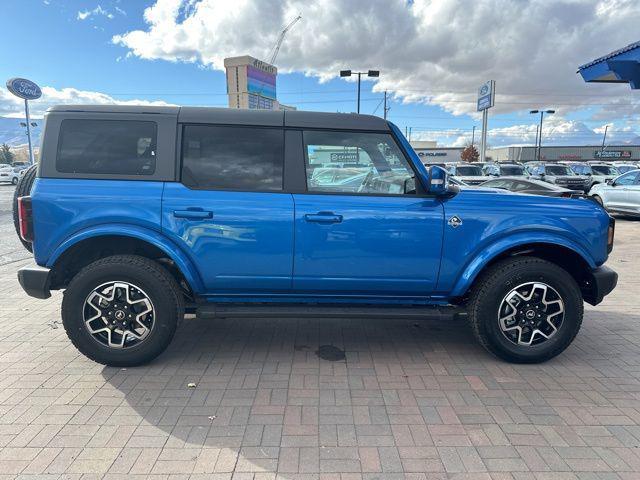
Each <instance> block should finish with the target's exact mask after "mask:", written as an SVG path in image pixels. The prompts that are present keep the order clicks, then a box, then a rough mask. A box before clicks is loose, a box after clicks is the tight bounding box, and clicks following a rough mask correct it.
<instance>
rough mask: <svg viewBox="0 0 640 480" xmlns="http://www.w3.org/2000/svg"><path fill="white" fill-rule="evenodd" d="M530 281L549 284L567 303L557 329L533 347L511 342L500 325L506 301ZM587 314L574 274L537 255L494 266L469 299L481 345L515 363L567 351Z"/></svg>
mask: <svg viewBox="0 0 640 480" xmlns="http://www.w3.org/2000/svg"><path fill="white" fill-rule="evenodd" d="M527 282H543V283H545V284H547V285H548V286H550V287H552V288H553V289H555V291H556V292H557V293H558V294H559V296H560V297H561V299H562V301H563V302H564V318H563V320H562V323H561V324H560V326H559V327H558V329H557V332H556V333H555V334H553V335H550V336H549V338H548V339H546V340H544V341H542V342H541V343H539V344H537V345H530V346H525V345H518V344H517V343H515V342H513V341H510V340H509V339H508V338H507V336H506V335H505V334H504V333H503V332H502V329H501V328H500V324H499V316H500V313H499V312H500V308H501V304H502V300H503V299H504V298H505V297H506V295H507V294H508V293H509V292H511V291H512V290H513V289H514V288H516V287H518V286H519V285H523V284H526V283H527ZM583 313H584V305H583V301H582V294H581V293H580V289H579V288H578V285H577V283H576V281H575V280H574V279H573V277H572V276H571V275H570V274H569V273H567V271H565V270H564V269H562V268H560V267H559V266H557V265H555V264H553V263H551V262H548V261H546V260H542V259H539V258H535V257H521V258H510V259H506V260H503V261H500V262H498V263H496V264H495V265H493V266H492V267H491V268H489V269H488V270H487V271H486V272H485V273H484V274H482V275H481V276H480V277H479V279H478V280H477V281H476V283H475V285H474V287H473V289H472V292H471V295H470V298H469V302H468V314H469V320H470V322H471V326H472V329H473V332H474V334H475V336H476V338H477V339H478V341H479V342H480V344H481V345H482V346H483V347H484V348H486V349H487V350H488V351H489V352H491V353H493V354H494V355H496V356H498V357H500V358H502V359H504V360H507V361H509V362H514V363H539V362H544V361H546V360H549V359H551V358H553V357H555V356H556V355H558V354H560V353H561V352H563V351H564V350H565V349H566V348H567V347H568V346H569V345H570V344H571V342H572V341H573V339H574V338H575V336H576V335H577V334H578V331H579V330H580V326H581V324H582V316H583ZM525 327H526V325H525ZM538 338H539V336H538Z"/></svg>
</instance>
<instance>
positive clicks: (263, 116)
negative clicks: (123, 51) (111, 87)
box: [47, 105, 390, 131]
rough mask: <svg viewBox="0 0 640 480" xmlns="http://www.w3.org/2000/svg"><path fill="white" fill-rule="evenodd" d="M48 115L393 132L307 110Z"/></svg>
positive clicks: (86, 109) (377, 121)
mask: <svg viewBox="0 0 640 480" xmlns="http://www.w3.org/2000/svg"><path fill="white" fill-rule="evenodd" d="M47 111H48V112H77V113H116V114H117V113H120V114H142V113H144V114H157V115H176V116H177V118H178V122H180V123H215V124H224V125H258V126H266V127H278V126H284V127H293V128H331V129H344V130H378V131H389V130H390V127H389V123H388V122H387V121H386V120H384V119H382V118H380V117H376V116H373V115H361V114H357V113H328V112H305V111H299V110H294V111H276V110H246V109H235V108H214V107H178V106H169V105H167V106H156V105H56V106H53V107H50V108H49V109H48V110H47Z"/></svg>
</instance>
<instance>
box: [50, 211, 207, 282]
mask: <svg viewBox="0 0 640 480" xmlns="http://www.w3.org/2000/svg"><path fill="white" fill-rule="evenodd" d="M104 236H121V237H122V236H124V237H133V238H136V239H138V240H142V241H144V242H147V243H150V244H151V245H153V246H154V247H157V248H159V249H160V250H162V251H163V252H164V253H165V254H166V255H167V257H169V258H170V259H171V260H173V261H174V262H175V264H176V266H177V267H178V268H179V269H180V271H181V272H182V274H183V275H184V277H185V279H186V281H187V282H188V283H189V285H190V286H191V289H192V290H193V292H194V293H196V294H199V293H201V292H202V291H203V290H204V289H203V286H202V279H201V278H200V275H199V273H198V271H197V270H196V268H195V266H194V265H193V263H192V262H191V260H189V258H188V257H187V256H186V255H185V253H184V252H183V251H182V250H181V249H180V248H179V247H178V246H177V245H175V244H174V243H173V242H172V241H171V240H169V239H168V238H167V237H165V236H164V235H162V234H161V233H159V232H156V231H154V230H150V229H148V228H144V227H138V226H135V225H128V224H113V223H110V224H109V225H97V226H93V227H89V228H86V229H84V230H80V231H78V232H76V233H74V234H73V235H72V236H70V237H68V238H67V239H65V240H64V241H63V242H62V243H61V244H60V245H58V246H57V247H56V248H55V250H54V251H53V253H52V254H51V255H50V256H49V258H48V259H47V261H46V266H47V267H49V268H52V267H53V266H54V265H55V263H56V261H57V260H58V259H59V258H60V256H61V255H62V254H63V253H64V252H65V251H67V250H68V249H69V248H71V247H72V246H74V245H76V244H78V243H80V242H82V241H83V240H87V239H90V238H96V237H104Z"/></svg>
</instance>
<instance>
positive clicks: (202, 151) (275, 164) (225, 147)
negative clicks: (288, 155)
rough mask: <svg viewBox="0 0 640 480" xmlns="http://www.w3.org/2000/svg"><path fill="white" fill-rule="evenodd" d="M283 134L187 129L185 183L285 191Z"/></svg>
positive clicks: (264, 130) (257, 130) (209, 127)
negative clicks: (283, 183)
mask: <svg viewBox="0 0 640 480" xmlns="http://www.w3.org/2000/svg"><path fill="white" fill-rule="evenodd" d="M283 162H284V131H283V130H282V129H276V128H257V127H224V126H217V125H187V126H185V127H184V131H183V135H182V183H184V184H185V185H187V186H188V187H191V188H196V189H211V190H240V191H279V190H282V169H283Z"/></svg>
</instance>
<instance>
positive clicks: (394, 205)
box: [293, 130, 444, 297]
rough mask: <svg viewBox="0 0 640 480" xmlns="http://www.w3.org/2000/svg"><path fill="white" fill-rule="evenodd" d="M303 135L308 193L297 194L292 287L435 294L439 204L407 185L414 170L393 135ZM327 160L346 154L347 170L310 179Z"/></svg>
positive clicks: (373, 293)
mask: <svg viewBox="0 0 640 480" xmlns="http://www.w3.org/2000/svg"><path fill="white" fill-rule="evenodd" d="M302 136H303V143H304V147H303V152H302V154H303V156H304V163H305V168H306V175H307V189H306V190H307V191H306V193H296V194H294V200H295V257H294V278H293V289H294V291H295V292H296V293H299V294H319V295H330V296H347V297H349V296H377V297H380V296H391V297H402V296H424V295H428V294H430V293H432V292H433V290H434V288H435V285H436V282H437V279H438V272H439V268H440V255H441V249H442V235H443V215H444V213H443V207H442V204H441V203H440V201H439V200H437V199H435V198H428V197H423V196H419V195H417V194H416V192H415V190H412V188H411V184H412V182H413V180H412V177H413V175H414V171H413V169H412V167H411V165H410V164H409V162H408V160H407V159H406V158H405V157H404V155H403V153H402V151H401V150H400V148H399V147H398V145H397V144H396V142H395V140H394V138H393V137H392V135H391V134H389V133H373V132H371V133H369V132H349V131H328V130H307V131H304V132H303V133H302ZM332 158H348V159H349V160H350V161H349V171H348V172H346V173H348V175H346V176H345V175H336V178H340V181H339V182H336V183H335V184H333V185H327V184H320V183H317V182H315V181H313V178H312V176H313V173H312V172H313V170H314V166H315V165H321V164H327V163H329V162H330V161H331V159H332ZM349 175H350V176H351V178H345V177H348V176H349ZM347 185H348V186H347ZM405 189H406V190H407V191H408V193H405Z"/></svg>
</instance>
